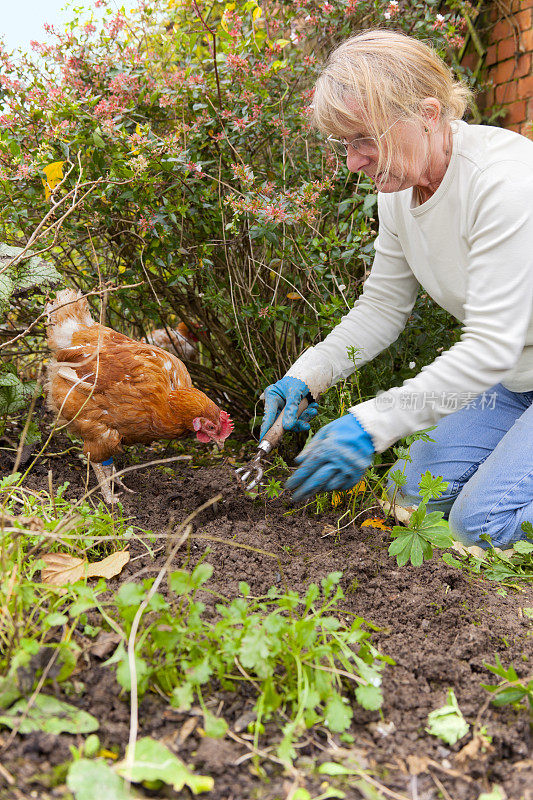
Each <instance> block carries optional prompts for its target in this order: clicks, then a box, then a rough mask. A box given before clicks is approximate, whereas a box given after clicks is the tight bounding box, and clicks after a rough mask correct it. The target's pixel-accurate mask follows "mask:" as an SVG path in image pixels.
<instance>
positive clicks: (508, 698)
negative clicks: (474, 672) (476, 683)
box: [481, 654, 533, 730]
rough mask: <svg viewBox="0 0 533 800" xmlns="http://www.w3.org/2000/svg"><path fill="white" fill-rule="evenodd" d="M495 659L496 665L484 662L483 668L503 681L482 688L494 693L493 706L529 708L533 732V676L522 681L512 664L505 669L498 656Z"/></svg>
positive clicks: (483, 684)
mask: <svg viewBox="0 0 533 800" xmlns="http://www.w3.org/2000/svg"><path fill="white" fill-rule="evenodd" d="M495 659H496V663H495V664H488V663H487V662H486V661H484V662H483V666H485V667H486V668H487V669H488V670H489V671H490V672H492V673H493V674H494V675H497V676H498V677H499V678H501V679H502V680H501V681H500V683H498V684H488V683H482V684H481V685H482V687H483V688H484V689H486V690H487V691H488V692H492V694H493V697H492V704H493V705H495V706H505V705H512V706H513V707H514V708H516V709H521V708H524V706H527V707H528V709H529V719H530V727H531V729H532V730H533V675H530V676H528V677H527V678H522V679H520V678H519V677H518V675H517V673H516V670H515V668H514V666H513V665H512V664H511V666H510V667H508V668H507V669H505V667H504V666H503V664H502V662H501V661H500V658H499V656H498V654H496V655H495Z"/></svg>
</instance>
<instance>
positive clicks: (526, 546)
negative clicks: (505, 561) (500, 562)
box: [513, 539, 533, 554]
mask: <svg viewBox="0 0 533 800" xmlns="http://www.w3.org/2000/svg"><path fill="white" fill-rule="evenodd" d="M513 550H514V551H515V552H516V553H523V554H526V553H533V542H526V540H525V539H522V540H521V541H520V542H515V543H514V545H513Z"/></svg>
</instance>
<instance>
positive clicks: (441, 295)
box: [287, 121, 533, 452]
mask: <svg viewBox="0 0 533 800" xmlns="http://www.w3.org/2000/svg"><path fill="white" fill-rule="evenodd" d="M452 127H453V131H454V138H453V151H452V157H451V160H450V164H449V166H448V169H447V171H446V174H445V176H444V178H443V180H442V183H441V184H440V186H439V187H438V189H437V191H436V192H435V194H434V195H433V196H432V197H431V198H430V199H429V200H427V201H426V202H425V203H423V204H422V205H419V206H414V205H413V190H412V189H406V190H404V191H401V192H395V193H391V194H378V211H379V222H380V225H379V236H378V238H377V239H376V243H375V250H376V255H375V258H374V263H373V266H372V270H371V273H370V275H369V277H368V279H367V280H366V282H365V285H364V289H363V293H362V295H361V296H360V297H359V299H358V300H357V302H356V303H355V305H354V307H353V309H352V310H351V311H350V312H349V313H348V314H347V315H346V316H345V317H343V318H342V321H341V322H340V323H339V325H337V327H336V328H334V330H333V331H332V332H331V333H330V334H329V336H327V337H326V339H325V340H324V341H323V342H321V343H320V344H318V345H316V346H315V347H311V348H310V349H309V350H307V351H306V352H305V353H303V355H302V356H300V358H299V359H298V360H297V361H296V363H295V364H294V365H293V366H292V367H291V369H290V370H289V371H288V373H287V374H288V375H294V376H296V377H298V378H301V379H302V380H304V381H305V382H306V383H307V385H308V386H309V388H310V389H311V392H312V393H313V394H319V393H321V392H323V391H325V390H326V389H327V388H329V386H331V385H332V384H334V383H335V382H336V381H338V380H339V379H341V378H346V377H347V376H348V375H350V374H351V373H352V372H353V371H354V364H353V362H352V361H351V360H350V359H349V358H348V355H347V349H348V348H349V347H354V348H356V350H357V351H358V353H357V358H356V365H357V367H359V366H361V365H362V364H365V363H366V362H368V361H370V360H371V359H373V358H374V357H375V356H376V355H377V354H378V353H380V352H381V351H382V350H384V349H385V348H386V347H388V346H389V345H390V344H391V343H392V342H394V341H395V340H396V339H397V337H398V336H399V334H400V333H401V331H402V330H403V328H404V326H405V324H406V321H407V318H408V317H409V315H410V313H411V310H412V308H413V305H414V303H415V299H416V296H417V293H418V289H419V286H420V285H421V286H422V287H423V288H424V290H425V291H426V292H427V293H428V294H429V295H430V296H431V297H432V298H433V300H435V302H436V303H438V304H439V305H440V306H442V308H445V309H446V310H447V311H448V312H449V313H450V314H453V316H454V317H456V318H457V319H458V320H459V321H460V322H461V323H462V335H461V340H460V341H459V342H457V343H456V344H454V345H453V347H451V348H450V349H449V350H447V351H446V352H444V353H442V355H440V356H439V357H438V358H436V359H435V361H433V362H432V363H431V364H429V365H428V366H426V367H423V368H422V371H421V372H420V373H419V374H418V375H416V376H415V377H414V378H410V379H409V380H407V381H405V382H404V384H403V386H401V387H396V388H393V389H389V390H388V391H387V392H384V393H381V394H378V396H377V397H376V398H374V399H372V400H369V401H367V402H365V403H360V404H359V405H356V406H354V407H353V408H351V409H350V411H351V412H352V413H353V414H354V415H355V416H356V418H357V419H358V420H359V422H360V423H361V425H362V426H363V428H364V429H365V430H366V431H367V432H368V433H369V434H370V435H371V436H372V439H373V442H374V446H375V449H376V451H377V452H382V451H383V450H385V449H386V448H387V447H389V446H390V445H391V444H393V443H394V442H395V441H396V440H397V439H399V438H401V437H403V436H407V435H408V434H410V433H414V432H415V431H418V430H422V429H424V428H428V427H430V426H432V425H434V424H435V423H436V422H437V420H438V419H440V418H441V417H443V416H444V415H446V414H449V413H451V412H453V411H455V410H457V409H458V408H460V407H461V406H462V405H465V404H466V403H467V402H468V401H470V400H472V398H474V397H475V396H477V395H482V393H483V392H486V390H488V389H490V387H492V386H494V385H495V384H496V383H498V382H500V381H501V382H502V383H503V384H504V385H505V386H506V387H507V388H508V389H510V390H511V391H514V392H525V391H529V390H532V389H533V319H532V310H533V308H532V306H533V142H532V141H530V140H529V139H526V138H525V137H523V136H520V135H518V134H516V133H512V132H511V131H506V130H503V129H502V128H494V127H488V126H482V125H468V124H466V123H465V122H462V121H457V122H454V123H453V125H452ZM486 401H487V402H490V397H489V396H488V395H487V398H486Z"/></svg>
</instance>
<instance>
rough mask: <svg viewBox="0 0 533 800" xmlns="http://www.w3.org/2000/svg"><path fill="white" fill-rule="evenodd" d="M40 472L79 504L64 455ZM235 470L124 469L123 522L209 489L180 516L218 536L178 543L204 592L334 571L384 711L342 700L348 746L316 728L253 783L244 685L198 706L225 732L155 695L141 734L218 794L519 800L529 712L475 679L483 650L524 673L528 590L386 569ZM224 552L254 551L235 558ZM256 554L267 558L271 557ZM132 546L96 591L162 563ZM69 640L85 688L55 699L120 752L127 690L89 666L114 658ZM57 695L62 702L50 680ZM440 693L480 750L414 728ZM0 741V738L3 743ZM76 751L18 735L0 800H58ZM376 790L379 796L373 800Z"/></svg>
mask: <svg viewBox="0 0 533 800" xmlns="http://www.w3.org/2000/svg"><path fill="white" fill-rule="evenodd" d="M125 463H126V462H125ZM50 466H51V467H52V468H53V481H54V485H55V486H57V485H58V484H60V483H62V482H63V481H64V480H69V481H70V487H69V489H68V494H69V496H72V497H77V496H79V494H80V492H81V489H82V486H83V477H84V468H83V467H82V465H81V463H80V462H77V461H76V459H75V458H73V459H72V460H71V461H68V458H65V459H57V458H56V459H51V460H50V461H49V462H48V463H47V462H46V461H45V462H40V463H38V465H37V466H36V467H35V469H34V470H33V472H32V474H31V476H30V478H29V485H30V486H33V487H34V488H37V487H40V488H46V487H47V480H48V479H47V471H48V469H49V468H50ZM232 473H233V465H232V464H231V463H224V462H222V463H220V465H215V466H200V467H197V468H195V466H194V463H193V462H180V463H178V464H177V466H176V470H175V475H171V474H168V471H162V470H158V469H157V468H151V469H149V470H145V471H140V472H138V473H133V474H132V475H129V476H127V479H126V481H127V483H128V484H129V486H130V487H131V488H133V489H135V490H136V491H137V494H136V495H126V496H124V498H123V502H124V510H125V514H126V515H127V516H128V517H130V522H131V524H134V525H138V526H139V527H140V528H142V529H150V530H152V531H154V532H168V530H169V523H170V521H171V519H174V520H176V521H182V520H183V519H184V518H185V517H186V516H187V515H188V514H189V513H190V512H192V511H194V510H195V509H196V508H197V507H198V506H200V505H201V504H202V503H204V502H206V501H207V500H209V499H210V498H212V497H213V496H215V495H216V494H218V493H219V492H221V493H222V495H223V499H222V500H221V501H219V502H218V504H217V506H216V508H215V509H213V508H208V509H207V510H205V511H203V512H201V514H200V515H198V516H197V517H196V518H195V519H194V520H193V530H194V533H196V534H200V533H201V534H202V535H205V536H208V537H214V538H215V539H216V540H214V541H205V540H200V539H197V538H194V539H191V540H190V541H189V543H188V547H189V548H190V549H189V556H190V561H189V564H188V568H190V567H191V566H193V565H194V564H195V563H196V562H197V561H198V560H199V559H200V558H201V557H202V556H203V554H204V552H205V550H206V547H208V548H209V554H208V556H207V559H206V560H207V561H208V562H209V563H210V564H211V565H212V566H213V568H214V572H213V575H212V577H211V579H210V581H209V590H210V591H211V592H213V591H214V592H218V593H220V595H223V596H224V597H226V598H233V597H235V596H236V595H238V593H239V582H240V581H246V582H247V583H248V584H249V586H250V588H251V594H252V595H254V596H256V595H264V594H265V593H266V592H267V591H268V589H269V588H270V587H271V586H279V587H282V585H284V584H285V585H286V587H287V588H288V589H290V590H295V591H298V592H305V591H306V589H307V587H308V585H309V583H310V582H312V581H314V582H318V583H319V582H320V580H321V579H322V578H323V577H325V576H326V575H328V573H331V572H332V571H335V570H342V572H343V577H342V579H341V586H342V588H343V590H344V592H345V600H344V601H343V602H342V604H341V605H342V609H343V611H345V612H346V615H347V617H349V616H351V615H354V614H355V615H358V616H362V617H364V619H365V620H367V621H368V622H370V623H373V624H374V625H375V626H377V630H376V631H375V632H374V633H373V636H372V641H373V643H374V644H376V646H378V647H379V649H380V651H381V652H382V653H384V654H386V655H388V656H390V657H392V658H393V659H394V661H395V662H396V664H395V666H387V667H385V670H384V680H383V693H384V703H383V707H382V709H381V711H382V713H381V714H380V713H378V712H372V711H365V710H364V709H362V708H361V707H360V706H358V705H357V704H354V721H353V723H352V726H351V728H350V733H351V735H352V736H353V742H347V741H346V740H344V741H341V739H340V737H339V736H338V735H332V734H331V733H330V732H328V731H327V729H326V728H325V727H323V726H316V727H315V728H312V729H311V730H309V731H308V732H307V734H305V735H304V736H303V737H302V738H301V739H300V742H299V747H298V757H297V759H296V761H295V767H296V770H297V771H298V773H299V775H300V778H298V775H296V773H293V774H292V776H291V775H290V774H287V773H284V770H283V768H282V767H281V766H280V765H279V764H278V763H276V761H275V760H269V758H261V759H260V765H261V768H262V770H264V772H263V774H262V775H259V774H257V766H254V764H253V760H251V759H250V758H249V757H248V756H249V755H250V748H251V747H252V741H251V740H252V736H250V735H249V734H248V733H247V722H248V721H249V720H251V719H253V714H252V707H253V703H254V700H255V695H254V692H253V690H251V688H248V687H246V686H244V687H240V688H239V689H238V690H237V691H235V692H229V691H219V692H215V694H213V695H211V696H210V697H209V698H208V703H209V705H210V707H211V708H212V709H213V710H216V712H217V713H218V714H221V715H222V716H224V718H225V719H226V721H227V722H228V723H229V726H230V732H231V734H233V736H232V737H230V736H226V738H224V739H209V738H207V737H205V736H202V735H201V724H200V723H201V716H198V709H197V708H196V707H194V706H193V708H192V709H191V711H189V712H185V713H183V712H178V711H177V710H175V709H174V708H172V707H170V706H169V704H168V702H167V701H166V699H165V698H163V697H162V696H159V695H158V694H156V693H153V692H147V693H146V695H145V696H144V698H143V699H142V701H141V703H140V707H139V725H140V729H139V737H140V736H144V735H148V736H152V737H154V738H156V739H158V740H161V741H163V742H164V743H165V744H166V745H167V746H168V747H169V748H170V749H171V750H172V751H174V752H176V753H177V754H178V755H179V756H180V757H181V758H182V759H183V760H184V761H185V762H186V763H188V764H190V765H193V766H194V768H195V770H196V771H198V772H201V773H202V774H209V775H211V776H212V777H213V778H214V780H215V788H214V789H213V791H212V792H211V794H209V795H206V796H209V797H213V798H216V800H244V799H245V798H258V799H259V798H264V800H274V798H286V797H290V791H291V787H293V786H295V785H296V782H297V781H298V780H300V781H301V784H300V785H302V786H305V787H306V788H307V789H308V790H309V792H310V793H311V796H312V797H315V796H319V795H320V793H321V791H324V789H323V788H322V789H321V788H320V787H321V786H323V785H324V781H325V780H327V781H328V782H329V783H330V785H333V786H336V787H339V788H341V789H343V790H344V791H345V792H346V796H347V797H349V798H352V797H353V798H358V797H363V796H367V797H371V798H372V797H394V796H396V797H403V798H406V799H407V800H415V799H416V798H419V800H422V798H423V799H424V800H432V799H433V798H435V800H437V798H441V797H445V798H448V797H452V798H454V800H478V797H479V795H480V794H481V793H482V792H483V791H485V792H487V791H489V790H490V788H491V786H492V785H493V784H499V785H500V786H501V787H502V788H503V790H504V791H505V793H506V794H505V795H502V797H507V798H508V800H531V797H532V796H533V795H532V793H531V792H532V789H531V787H532V784H533V781H532V777H533V770H532V764H533V762H532V761H531V746H532V743H531V739H530V731H529V724H528V717H527V713H526V712H524V711H521V712H520V711H516V710H514V709H513V708H510V707H504V708H494V707H493V706H491V705H487V703H486V701H487V698H488V693H487V692H486V691H485V690H484V689H483V688H482V687H481V684H482V683H495V682H496V681H495V680H494V676H493V675H491V674H490V673H489V672H488V671H487V670H486V668H485V667H484V662H485V661H487V662H490V663H494V660H495V654H498V655H499V656H500V658H501V661H502V663H503V664H504V665H506V666H507V665H509V664H511V663H514V665H515V667H516V669H517V671H518V673H519V675H522V676H525V675H528V674H530V673H531V663H532V652H533V647H532V642H533V638H532V629H531V620H530V619H528V617H527V616H526V615H524V614H523V612H522V609H523V608H531V607H532V606H533V591H531V590H530V589H526V590H524V591H521V592H514V591H510V592H509V593H508V594H507V596H502V594H500V593H499V592H498V584H495V583H490V582H488V581H486V580H483V579H482V578H475V577H473V576H469V575H465V574H464V573H462V572H461V571H460V570H457V569H454V568H452V567H449V566H447V565H446V564H445V563H443V562H442V561H441V560H440V559H439V558H437V557H435V558H434V559H433V560H432V561H429V562H426V563H424V564H423V565H422V566H421V567H419V568H413V567H411V566H407V567H404V568H401V569H399V568H398V567H397V565H396V563H395V561H394V559H392V558H391V557H390V556H389V555H388V554H387V545H388V542H389V541H390V539H389V535H388V533H387V532H386V531H381V530H377V529H373V528H369V527H363V528H358V527H355V526H353V525H350V526H349V527H347V528H345V529H344V530H343V531H342V532H341V533H340V534H339V535H337V536H335V535H333V534H332V533H331V528H330V527H329V526H331V525H332V524H334V523H335V519H336V517H335V514H334V513H329V514H328V515H320V516H315V515H313V514H310V513H308V512H305V511H304V512H297V513H288V512H291V511H294V509H293V507H292V506H291V505H290V503H289V501H288V498H287V499H286V498H285V495H282V496H281V497H280V498H278V499H275V500H272V501H267V502H263V501H262V500H255V501H254V500H252V499H250V498H249V497H247V496H245V495H244V494H243V492H242V491H241V490H240V488H239V487H238V486H237V484H236V481H235V478H234V476H233V474H232ZM360 521H361V520H360ZM236 544H244V545H246V546H248V547H250V548H254V549H241V548H237V547H236V546H235V545H236ZM261 550H263V551H268V552H269V553H271V554H274V555H275V556H277V558H278V559H279V562H278V560H276V558H274V557H272V555H267V554H266V553H264V552H260V551H261ZM130 551H131V560H130V562H129V563H128V564H127V566H126V567H125V568H124V570H123V571H122V573H121V574H120V576H118V577H117V578H115V579H113V580H112V581H110V582H109V584H108V588H109V589H117V588H118V587H119V586H120V585H121V584H122V583H124V582H126V581H136V582H138V581H141V580H143V579H145V578H147V577H155V575H156V574H157V572H158V571H159V570H160V568H161V566H162V565H163V563H164V560H165V549H161V550H160V551H159V552H158V553H157V554H156V556H155V558H154V559H152V558H150V556H149V555H148V553H147V550H146V548H145V547H144V545H142V544H141V543H140V542H139V541H135V540H133V541H132V542H131V545H130ZM185 557H186V546H184V547H183V548H182V550H181V551H180V552H179V553H178V556H177V557H176V559H175V563H174V564H173V568H177V567H179V566H182V565H183V563H184V560H185ZM280 565H281V568H280ZM500 591H501V590H500ZM200 598H201V599H202V601H203V602H205V603H206V605H207V613H215V612H214V600H213V595H212V594H210V593H208V592H201V593H200ZM218 601H219V600H217V602H218ZM76 641H77V642H78V644H79V645H80V646H81V648H82V651H83V657H81V658H79V660H78V667H77V669H76V672H75V673H74V675H73V676H72V678H71V681H72V682H73V683H74V685H75V686H78V689H81V688H82V687H81V684H83V687H84V690H83V692H81V693H80V694H79V696H78V697H77V698H76V697H72V696H70V697H68V698H66V699H68V701H69V702H73V703H75V704H76V705H79V706H80V707H82V708H84V709H85V710H87V711H90V712H91V713H92V714H93V715H94V716H95V717H96V718H97V719H98V721H99V723H100V730H99V731H98V734H99V736H100V742H101V745H102V747H104V748H105V749H106V750H109V751H110V752H112V751H114V752H118V753H119V754H120V756H123V754H124V749H125V745H126V744H127V741H128V735H129V722H130V709H129V696H128V695H127V694H126V693H125V692H124V691H123V690H121V688H120V686H119V685H118V683H117V681H116V678H115V672H114V669H113V668H112V667H109V666H103V665H102V664H103V661H104V660H105V658H108V657H109V655H110V654H111V653H112V649H111V650H110V651H108V652H107V653H102V654H100V655H95V654H94V652H92V651H93V649H94V640H91V639H90V638H88V637H87V636H84V635H83V634H82V633H81V631H80V632H77V633H76ZM55 688H56V691H58V692H59V694H60V696H61V692H62V690H61V688H60V686H59V687H55ZM449 688H453V689H454V692H455V695H456V697H457V700H458V703H459V706H460V708H461V710H462V712H463V714H464V716H465V718H466V720H467V721H468V722H469V723H471V724H472V725H474V723H476V722H477V724H478V727H482V726H485V727H486V731H487V734H488V736H489V737H491V739H492V741H491V744H490V746H489V747H488V749H487V750H486V752H477V753H474V754H473V755H472V754H470V755H469V752H468V750H464V749H463V750H462V747H464V745H465V744H466V743H468V742H469V741H470V739H471V736H466V737H465V738H464V739H462V740H461V741H460V742H458V743H457V744H456V745H454V746H453V747H449V746H447V745H445V744H444V743H443V742H442V741H440V740H439V739H437V738H436V737H434V736H431V735H429V734H428V733H427V732H426V731H425V727H426V725H427V715H428V713H429V712H430V711H432V710H433V709H436V708H438V707H440V706H442V705H443V704H444V702H445V700H446V694H447V690H448V689H449ZM46 692H47V693H52V692H53V688H52V687H47V688H46ZM206 698H207V695H206ZM279 730H280V728H279V725H278V726H277V725H276V724H275V723H274V722H270V723H267V724H266V730H265V733H264V734H263V735H262V736H261V741H260V749H261V751H262V752H263V753H265V752H268V753H273V752H274V749H273V748H272V749H270V746H271V745H274V744H275V743H277V741H279V738H280V732H279ZM8 735H9V732H8V731H6V730H5V729H3V730H2V732H1V733H0V747H1V746H2V744H3V743H5V742H6V741H7V738H8ZM80 741H81V739H79V740H78V739H77V737H75V736H68V735H61V736H59V737H56V736H53V735H51V734H43V733H34V734H29V735H26V736H21V735H17V736H16V737H15V739H14V741H13V742H12V743H11V744H10V746H9V748H8V750H7V751H6V752H4V753H3V754H2V759H1V761H2V764H3V766H4V767H5V768H6V769H7V770H8V771H9V773H10V774H11V775H12V776H14V778H15V781H16V783H15V785H13V786H11V787H9V786H7V785H6V784H5V783H4V784H2V780H5V779H3V778H2V776H1V775H0V787H1V788H0V798H2V800H7V798H18V799H20V798H29V797H38V798H43V799H44V798H48V797H60V796H64V795H65V791H66V790H65V786H64V780H61V771H60V770H59V771H58V772H56V773H55V775H56V778H55V780H56V781H57V782H58V785H57V786H55V787H53V786H49V784H50V782H52V783H53V775H54V768H55V767H57V765H59V764H61V763H63V762H66V761H68V760H69V759H70V758H71V754H70V751H69V746H70V745H73V744H79V742H80ZM324 761H328V762H331V761H336V762H338V763H341V764H344V766H347V767H348V768H351V767H353V766H354V765H356V764H357V765H358V766H359V768H360V769H361V770H363V771H364V772H365V775H368V778H369V781H368V780H367V779H365V780H363V783H362V784H361V775H360V774H358V775H351V776H350V775H348V776H344V777H341V778H338V779H337V778H327V777H325V776H324V775H318V774H317V773H316V767H317V766H318V765H319V764H320V763H321V762H324ZM236 762H238V763H236ZM355 769H357V767H355ZM295 775H296V777H295ZM372 781H375V782H376V783H374V784H372ZM379 784H381V785H382V786H384V787H386V789H387V790H388V793H386V792H385V793H383V794H379V791H380V790H379V788H377V787H378V785H379ZM357 785H359V786H360V787H361V788H356V787H357ZM166 791H167V793H168V794H165V788H163V789H161V790H159V791H157V792H155V793H153V792H152V793H150V792H147V796H151V797H153V796H157V797H166V796H169V797H172V796H176V795H175V793H172V791H171V790H170V789H166ZM362 791H367V792H368V794H366V795H365V794H361V792H362ZM372 791H375V792H378V793H377V794H372V793H371V792H372ZM394 792H395V793H396V794H393V793H394ZM181 796H184V797H185V796H186V794H185V793H184V794H183V795H181Z"/></svg>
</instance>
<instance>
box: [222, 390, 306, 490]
mask: <svg viewBox="0 0 533 800" xmlns="http://www.w3.org/2000/svg"><path fill="white" fill-rule="evenodd" d="M308 405H309V402H308V400H307V398H304V399H303V400H302V402H301V403H300V405H299V406H298V413H297V416H298V417H299V416H300V414H301V413H302V411H305V409H306V408H307V406H308ZM284 410H285V409H282V411H281V413H280V415H279V416H278V418H277V419H276V421H275V422H274V424H273V425H272V427H271V428H270V430H269V431H268V432H267V433H266V434H265V435H264V436H263V438H262V439H261V442H260V443H259V445H258V447H257V453H256V454H255V456H254V457H253V458H252V460H251V461H249V462H248V464H245V466H244V467H239V468H238V469H236V470H235V474H236V476H237V478H238V479H239V481H240V482H241V483H242V485H243V488H244V489H245V490H246V491H247V492H251V491H252V489H255V487H256V486H259V484H260V483H261V480H262V478H263V474H264V467H263V459H264V458H265V456H267V455H268V454H269V453H271V452H272V450H273V449H274V448H275V447H277V446H278V444H279V443H280V442H281V440H282V438H283V434H284V433H285V431H284V430H283V411H284Z"/></svg>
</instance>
